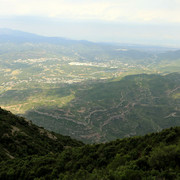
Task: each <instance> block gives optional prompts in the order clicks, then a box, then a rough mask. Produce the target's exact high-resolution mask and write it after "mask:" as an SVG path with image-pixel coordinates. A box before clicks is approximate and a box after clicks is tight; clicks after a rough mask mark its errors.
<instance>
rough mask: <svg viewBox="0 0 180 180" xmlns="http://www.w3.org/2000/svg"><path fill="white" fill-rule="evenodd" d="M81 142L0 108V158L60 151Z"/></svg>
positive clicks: (79, 144)
mask: <svg viewBox="0 0 180 180" xmlns="http://www.w3.org/2000/svg"><path fill="white" fill-rule="evenodd" d="M81 145H83V143H81V142H79V141H76V140H72V139H71V138H70V137H68V136H62V135H59V134H56V133H53V132H49V131H47V130H45V129H44V128H40V127H37V126H36V125H34V124H32V123H31V121H29V120H27V119H25V118H23V117H18V116H15V115H13V114H12V113H10V112H8V111H5V110H3V109H1V108H0V160H6V159H14V158H17V157H21V158H22V157H25V156H28V155H35V154H36V155H46V154H47V153H50V152H51V153H55V152H61V151H63V150H64V149H65V148H66V147H68V146H69V147H73V146H81Z"/></svg>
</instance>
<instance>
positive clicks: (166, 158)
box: [0, 109, 180, 180]
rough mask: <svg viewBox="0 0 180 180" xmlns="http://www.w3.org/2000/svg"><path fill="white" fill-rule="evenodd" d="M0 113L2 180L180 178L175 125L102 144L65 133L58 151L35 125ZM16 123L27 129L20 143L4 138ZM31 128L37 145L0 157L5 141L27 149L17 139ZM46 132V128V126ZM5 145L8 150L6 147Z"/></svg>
mask: <svg viewBox="0 0 180 180" xmlns="http://www.w3.org/2000/svg"><path fill="white" fill-rule="evenodd" d="M0 117H1V122H3V124H6V125H4V126H3V127H2V126H1V130H3V131H4V132H3V133H1V141H0V142H1V143H0V145H1V162H0V179H4V180H5V179H35V178H36V179H64V180H65V179H66V180H67V179H78V180H79V179H87V180H88V179H89V180H93V179H114V180H116V179H118V180H119V179H120V180H121V179H122V180H124V179H127V180H129V179H133V180H134V179H137V180H139V179H178V178H179V177H180V128H179V127H174V128H170V129H165V130H163V131H162V132H160V133H152V134H147V135H145V136H141V137H133V138H125V139H119V140H116V141H112V142H108V143H105V144H94V145H82V144H81V143H80V142H77V141H74V140H71V139H69V138H66V140H65V141H63V143H62V142H61V141H60V142H61V145H62V144H63V145H64V146H66V148H64V149H60V150H59V149H58V148H55V146H54V145H55V144H54V143H52V141H51V140H50V139H49V138H48V137H47V136H45V135H40V134H39V128H37V127H36V126H34V125H32V124H29V123H28V122H27V121H25V119H23V118H19V117H16V116H14V115H12V114H11V113H9V112H7V111H4V110H2V109H1V116H0ZM5 122H6V123H5ZM1 124H2V123H1ZM12 125H13V128H12ZM14 127H16V128H14ZM17 128H19V129H21V132H22V133H21V134H24V133H26V135H25V134H24V135H23V137H22V136H20V137H19V138H18V141H19V142H18V144H19V146H17V139H16V141H11V143H8V142H7V143H3V141H2V139H3V137H4V135H5V134H9V135H10V134H12V132H13V133H15V132H14V130H15V129H16V133H17ZM22 129H23V130H24V131H22ZM32 129H33V132H34V133H35V134H34V135H33V140H34V141H36V143H38V144H39V146H38V145H35V144H34V146H35V147H36V151H32V153H25V154H23V153H22V156H20V154H19V155H18V152H16V153H14V154H11V156H12V155H14V158H13V159H12V157H9V160H7V159H8V158H7V157H3V156H2V154H3V152H2V149H3V147H4V146H5V145H8V144H9V145H11V146H13V145H14V147H16V148H15V149H18V148H19V150H20V149H21V152H24V151H25V152H26V150H27V148H26V146H24V144H25V143H23V144H22V143H20V142H21V141H23V140H24V138H25V136H27V135H28V137H29V136H30V134H29V132H31V133H32ZM34 129H35V131H34ZM37 131H38V133H37ZM46 133H49V132H47V131H46ZM53 135H54V136H56V137H57V138H58V137H61V138H63V136H60V135H59V136H58V135H56V134H53ZM10 136H11V135H10ZM13 136H15V135H13ZM40 137H42V138H40ZM9 138H10V137H9ZM26 143H27V145H29V144H31V143H32V139H31V141H27V142H26ZM57 144H58V142H57ZM44 146H46V147H47V148H46V150H45V149H43V147H44ZM67 146H69V147H67ZM73 146H78V147H73ZM8 150H9V151H10V149H8ZM41 151H44V154H43V152H42V153H40V152H41ZM11 153H12V152H11ZM4 154H7V152H4Z"/></svg>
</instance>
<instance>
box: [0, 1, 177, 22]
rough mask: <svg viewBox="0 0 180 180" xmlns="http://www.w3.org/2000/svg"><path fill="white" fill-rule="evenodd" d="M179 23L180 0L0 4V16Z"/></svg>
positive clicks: (8, 2)
mask: <svg viewBox="0 0 180 180" xmlns="http://www.w3.org/2000/svg"><path fill="white" fill-rule="evenodd" d="M25 15H26V16H43V17H52V18H61V19H72V20H98V21H99V20H100V21H112V22H135V23H137V22H138V23H142V22H167V23H174V22H175V23H180V0H151V1H150V0H31V1H29V0H0V16H25Z"/></svg>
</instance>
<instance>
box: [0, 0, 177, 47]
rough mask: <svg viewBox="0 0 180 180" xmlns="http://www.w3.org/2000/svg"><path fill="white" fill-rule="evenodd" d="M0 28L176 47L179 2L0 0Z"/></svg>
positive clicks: (150, 0) (77, 37) (159, 0)
mask: <svg viewBox="0 0 180 180" xmlns="http://www.w3.org/2000/svg"><path fill="white" fill-rule="evenodd" d="M0 27H2V28H4V27H5V28H13V29H19V30H24V31H28V32H33V33H38V34H42V35H48V36H62V37H68V38H73V39H87V40H92V41H110V42H111V41H116V42H122V43H143V44H154V45H156V44H157V45H158V44H164V45H173V46H180V0H0Z"/></svg>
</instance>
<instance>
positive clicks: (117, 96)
mask: <svg viewBox="0 0 180 180" xmlns="http://www.w3.org/2000/svg"><path fill="white" fill-rule="evenodd" d="M179 86H180V75H179V74H169V75H166V76H161V75H146V74H143V75H133V76H127V77H125V78H123V79H121V80H119V81H112V82H111V81H109V82H108V81H105V82H101V83H89V84H88V83H84V84H81V86H79V85H71V86H67V87H64V88H56V89H49V90H46V91H47V92H46V97H47V99H48V96H52V94H53V96H54V97H55V98H54V99H58V98H57V97H58V96H59V97H60V96H61V92H62V93H63V92H66V93H67V94H65V95H64V96H65V97H66V96H68V94H69V95H70V94H71V92H72V91H73V92H74V98H73V100H72V101H70V102H68V103H67V104H64V105H63V106H58V105H57V106H48V105H47V106H39V107H38V108H36V109H32V110H29V111H27V112H26V114H25V116H26V117H27V118H28V119H30V120H32V121H33V122H34V123H35V124H38V125H40V126H43V127H45V128H46V129H49V130H51V131H55V132H58V133H62V134H65V135H70V136H71V137H74V138H76V139H80V140H83V141H84V142H88V143H93V142H105V141H110V140H114V139H116V138H122V137H130V136H134V135H142V134H146V133H149V132H158V131H160V130H162V129H164V128H168V127H171V126H180V121H179V116H180V111H179V110H180V106H179V105H180V103H179V98H177V94H178V93H179V91H180V89H179ZM24 92H26V91H24ZM18 93H19V92H18V91H16V95H15V96H14V97H22V96H20V94H19V95H18ZM39 96H40V95H39ZM4 97H6V96H4ZM7 97H8V96H7ZM7 97H6V98H7ZM0 99H2V98H0ZM13 99H14V98H12V99H11V100H13ZM37 99H38V93H37ZM1 102H2V100H1ZM59 105H61V104H59ZM30 106H31V104H30Z"/></svg>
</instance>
